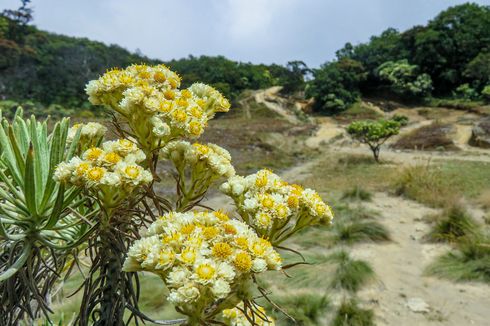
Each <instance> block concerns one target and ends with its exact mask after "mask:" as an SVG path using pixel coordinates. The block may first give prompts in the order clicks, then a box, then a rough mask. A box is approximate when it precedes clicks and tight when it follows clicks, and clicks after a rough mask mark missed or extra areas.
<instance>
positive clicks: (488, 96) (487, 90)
mask: <svg viewBox="0 0 490 326" xmlns="http://www.w3.org/2000/svg"><path fill="white" fill-rule="evenodd" d="M481 96H482V97H483V98H484V99H485V100H486V101H487V102H490V85H487V86H485V87H483V90H482V91H481Z"/></svg>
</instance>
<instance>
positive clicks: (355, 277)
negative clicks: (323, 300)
mask: <svg viewBox="0 0 490 326" xmlns="http://www.w3.org/2000/svg"><path fill="white" fill-rule="evenodd" d="M327 261H328V262H330V263H333V264H335V266H336V267H335V271H334V274H333V277H332V279H331V280H330V287H331V288H332V289H337V290H344V291H348V292H351V293H355V292H357V291H359V290H360V289H361V288H362V287H363V286H364V285H366V284H367V283H368V282H370V281H371V280H373V279H374V276H375V274H374V271H373V268H372V267H371V266H370V265H369V263H367V262H365V261H363V260H358V259H353V258H352V257H351V256H350V255H349V253H348V252H347V251H345V250H340V251H338V252H336V253H333V254H331V255H330V256H329V257H328V258H327Z"/></svg>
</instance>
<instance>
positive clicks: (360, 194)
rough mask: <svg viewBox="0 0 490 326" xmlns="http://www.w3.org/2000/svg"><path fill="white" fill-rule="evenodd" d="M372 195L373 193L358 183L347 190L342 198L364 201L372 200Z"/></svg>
mask: <svg viewBox="0 0 490 326" xmlns="http://www.w3.org/2000/svg"><path fill="white" fill-rule="evenodd" d="M372 197H373V194H372V193H370V192H369V191H367V190H365V189H363V188H361V187H359V186H357V185H356V186H355V187H354V188H352V189H350V190H346V191H345V192H344V194H343V195H342V199H354V200H362V201H370V200H371V199H372Z"/></svg>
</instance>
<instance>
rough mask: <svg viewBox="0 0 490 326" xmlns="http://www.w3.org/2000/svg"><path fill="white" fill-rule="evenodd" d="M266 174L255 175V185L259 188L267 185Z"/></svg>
mask: <svg viewBox="0 0 490 326" xmlns="http://www.w3.org/2000/svg"><path fill="white" fill-rule="evenodd" d="M267 182H268V180H267V175H265V174H261V175H258V176H257V179H255V185H256V186H257V187H259V188H262V187H265V186H267Z"/></svg>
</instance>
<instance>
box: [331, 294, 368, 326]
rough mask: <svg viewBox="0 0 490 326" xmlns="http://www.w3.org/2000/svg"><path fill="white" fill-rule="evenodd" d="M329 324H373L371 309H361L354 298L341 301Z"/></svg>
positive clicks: (341, 325) (360, 325)
mask: <svg viewBox="0 0 490 326" xmlns="http://www.w3.org/2000/svg"><path fill="white" fill-rule="evenodd" d="M330 325H331V326H374V325H375V324H374V313H373V311H372V310H368V309H362V308H360V307H359V305H358V303H357V302H356V301H355V300H354V299H351V300H348V301H344V302H342V304H341V305H340V307H339V309H338V310H337V312H336V314H335V317H334V319H333V321H332V323H331V324H330Z"/></svg>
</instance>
